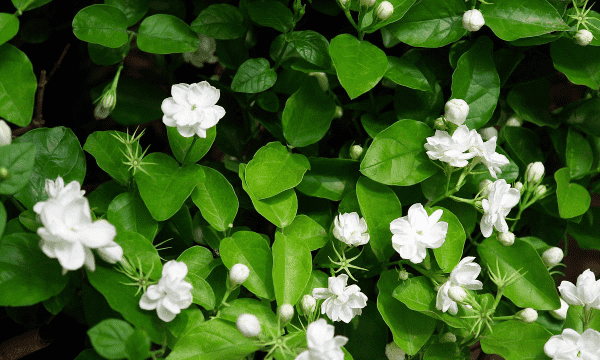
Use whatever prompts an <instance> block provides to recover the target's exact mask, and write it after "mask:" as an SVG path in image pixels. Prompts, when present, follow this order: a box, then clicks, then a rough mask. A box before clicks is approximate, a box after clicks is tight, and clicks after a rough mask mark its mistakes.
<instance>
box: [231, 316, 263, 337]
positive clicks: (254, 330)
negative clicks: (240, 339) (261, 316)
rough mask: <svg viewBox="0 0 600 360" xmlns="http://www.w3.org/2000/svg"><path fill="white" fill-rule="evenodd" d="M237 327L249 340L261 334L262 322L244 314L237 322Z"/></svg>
mask: <svg viewBox="0 0 600 360" xmlns="http://www.w3.org/2000/svg"><path fill="white" fill-rule="evenodd" d="M235 326H237V328H238V330H239V331H240V332H241V333H242V335H244V336H245V337H247V338H253V337H257V336H258V335H259V334H260V322H259V321H258V318H257V317H256V316H254V315H252V314H242V315H240V316H238V318H237V320H236V321H235Z"/></svg>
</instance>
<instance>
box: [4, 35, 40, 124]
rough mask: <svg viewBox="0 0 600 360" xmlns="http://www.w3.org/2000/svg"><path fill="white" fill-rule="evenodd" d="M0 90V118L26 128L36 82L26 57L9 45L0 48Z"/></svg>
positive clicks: (31, 110) (29, 120)
mask: <svg viewBox="0 0 600 360" xmlns="http://www.w3.org/2000/svg"><path fill="white" fill-rule="evenodd" d="M14 84H19V86H15V85H14ZM0 89H1V90H2V94H3V96H1V97H0V117H1V118H3V119H6V120H7V121H9V122H11V123H13V124H15V125H18V126H27V125H28V124H29V123H30V122H31V118H32V116H33V102H34V98H35V91H36V89H37V80H36V78H35V74H34V73H33V66H32V65H31V62H30V61H29V58H28V57H27V55H25V53H23V52H22V51H21V50H19V49H17V48H16V47H14V46H12V45H10V44H3V45H1V46H0Z"/></svg>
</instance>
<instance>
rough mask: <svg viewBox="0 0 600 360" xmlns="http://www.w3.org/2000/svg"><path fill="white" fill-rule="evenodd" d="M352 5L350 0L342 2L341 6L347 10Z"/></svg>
mask: <svg viewBox="0 0 600 360" xmlns="http://www.w3.org/2000/svg"><path fill="white" fill-rule="evenodd" d="M349 4H350V0H340V5H341V6H342V7H343V8H344V9H346V8H347V7H348V5H349Z"/></svg>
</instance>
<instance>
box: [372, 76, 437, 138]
mask: <svg viewBox="0 0 600 360" xmlns="http://www.w3.org/2000/svg"><path fill="white" fill-rule="evenodd" d="M434 85H435V86H434V90H433V93H431V92H427V91H421V90H414V89H411V88H408V87H405V86H398V87H397V88H396V91H394V111H392V112H388V113H383V114H381V115H380V116H378V117H374V116H373V118H372V119H371V121H369V122H368V123H367V122H364V121H363V124H365V126H368V127H369V130H368V131H369V134H370V135H373V132H375V135H377V134H378V133H379V132H381V131H382V130H385V129H386V128H387V127H389V126H390V125H392V124H393V123H394V122H395V121H397V120H403V119H416V120H421V121H426V120H433V119H437V118H438V117H439V115H440V113H441V112H443V111H444V93H443V92H442V87H441V86H440V85H439V84H434ZM373 122H375V123H376V124H377V125H376V126H373V125H374V124H373Z"/></svg>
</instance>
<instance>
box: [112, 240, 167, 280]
mask: <svg viewBox="0 0 600 360" xmlns="http://www.w3.org/2000/svg"><path fill="white" fill-rule="evenodd" d="M115 242H116V243H117V244H119V245H121V248H122V249H123V256H124V257H125V258H127V259H128V260H129V261H130V262H131V263H132V264H133V265H134V266H135V267H137V268H138V270H140V271H142V272H143V273H144V275H146V274H148V273H150V278H151V279H155V280H158V279H160V277H161V274H162V263H161V262H160V256H159V255H158V250H156V248H155V247H154V245H152V241H151V240H148V239H147V238H145V237H144V236H143V235H141V234H138V233H136V232H131V231H126V230H122V231H119V232H118V233H117V237H116V238H115ZM140 265H141V268H139V266H140ZM151 269H152V272H150V270H151ZM129 283H131V281H129Z"/></svg>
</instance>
